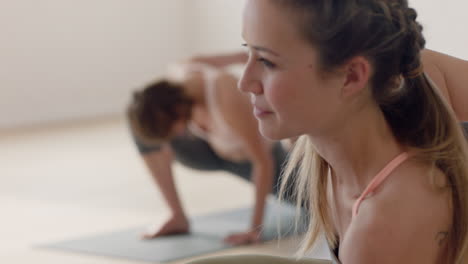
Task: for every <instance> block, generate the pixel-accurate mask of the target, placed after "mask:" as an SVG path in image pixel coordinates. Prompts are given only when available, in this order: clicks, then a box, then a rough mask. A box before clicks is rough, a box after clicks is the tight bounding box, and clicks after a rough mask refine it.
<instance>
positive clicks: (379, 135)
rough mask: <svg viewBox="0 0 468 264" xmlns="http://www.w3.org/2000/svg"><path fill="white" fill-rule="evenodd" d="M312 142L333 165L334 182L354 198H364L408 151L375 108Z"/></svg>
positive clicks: (364, 111) (331, 165)
mask: <svg viewBox="0 0 468 264" xmlns="http://www.w3.org/2000/svg"><path fill="white" fill-rule="evenodd" d="M371 124H372V125H371ZM311 140H312V142H313V143H314V146H315V147H316V150H317V151H318V153H319V154H320V155H321V156H322V157H323V158H324V159H325V160H326V161H327V162H328V163H329V164H330V167H331V171H332V176H333V177H334V182H336V184H339V185H340V186H344V187H345V188H346V189H348V190H349V191H350V192H351V193H353V194H360V193H361V192H362V191H363V190H364V189H365V188H366V187H367V185H368V184H369V182H370V181H371V180H372V179H373V177H374V176H375V175H376V174H377V173H378V172H379V171H380V170H381V169H382V168H383V167H384V166H385V165H386V164H387V163H388V162H389V161H390V160H392V159H393V158H394V157H396V156H397V155H398V154H400V153H401V152H403V151H404V149H403V147H402V146H401V145H400V144H399V143H398V142H397V140H396V139H395V137H394V135H393V133H392V131H391V128H390V126H389V125H388V123H387V122H386V120H385V118H384V116H383V114H382V112H380V110H378V109H375V108H374V109H373V108H372V107H371V108H369V109H366V110H363V111H361V112H360V113H358V114H357V115H355V116H353V117H352V118H351V120H350V119H347V122H346V123H345V124H344V125H343V127H342V129H340V131H336V130H335V132H334V133H333V134H331V135H330V134H328V135H327V136H324V137H321V138H316V137H315V138H312V137H311Z"/></svg>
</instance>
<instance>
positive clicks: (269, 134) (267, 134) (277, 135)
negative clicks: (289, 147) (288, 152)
mask: <svg viewBox="0 0 468 264" xmlns="http://www.w3.org/2000/svg"><path fill="white" fill-rule="evenodd" d="M260 134H262V136H263V137H264V138H267V139H270V140H275V141H276V140H282V139H286V138H288V137H287V136H286V135H283V134H282V133H281V130H280V129H274V128H271V127H268V128H267V127H263V126H260Z"/></svg>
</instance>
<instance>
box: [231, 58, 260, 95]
mask: <svg viewBox="0 0 468 264" xmlns="http://www.w3.org/2000/svg"><path fill="white" fill-rule="evenodd" d="M253 66H254V65H252V64H251V63H250V62H249V63H247V65H246V66H245V69H244V72H243V73H242V76H241V78H240V79H239V82H238V83H237V87H238V88H239V90H240V91H242V92H244V93H252V94H261V93H262V92H263V89H262V84H261V81H260V80H259V78H257V77H256V74H255V71H254V70H255V69H254V67H253Z"/></svg>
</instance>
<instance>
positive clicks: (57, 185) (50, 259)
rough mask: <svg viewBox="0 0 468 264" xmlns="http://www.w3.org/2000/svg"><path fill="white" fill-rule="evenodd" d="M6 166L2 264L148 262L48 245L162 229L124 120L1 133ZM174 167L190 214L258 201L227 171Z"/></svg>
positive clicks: (274, 246) (276, 250) (281, 247)
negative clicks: (128, 230)
mask: <svg viewBox="0 0 468 264" xmlns="http://www.w3.org/2000/svg"><path fill="white" fill-rule="evenodd" d="M0 164H1V165H0V168H1V169H0V172H1V173H0V209H1V218H0V244H1V245H0V263H48V264H54V263H67V264H74V263H80V264H87V263H142V262H138V261H131V260H125V259H116V258H108V257H100V256H92V255H83V254H77V253H70V252H62V251H57V250H50V249H44V248H42V247H41V245H44V244H47V243H53V242H56V241H60V240H65V239H70V238H76V237H81V236H86V235H92V234H96V233H102V232H112V231H115V230H119V229H125V228H129V227H134V226H141V225H148V226H149V225H151V224H158V223H161V222H162V221H163V220H164V219H165V217H166V216H167V212H168V211H167V209H166V207H165V205H164V203H163V201H162V198H161V196H160V195H159V192H158V190H157V188H156V187H155V186H154V184H153V182H152V180H151V178H150V175H149V173H148V171H147V170H146V168H145V167H144V164H143V162H142V161H141V160H140V158H139V156H138V154H137V152H136V150H135V149H134V146H133V145H132V142H131V140H130V138H129V135H128V131H127V127H126V124H125V121H124V119H123V118H120V117H113V118H106V119H100V120H94V121H80V122H75V123H67V124H59V125H48V126H41V127H34V128H23V129H16V130H9V131H3V132H0ZM174 169H175V175H176V176H175V177H176V182H177V186H178V189H179V192H180V194H181V197H182V200H183V204H184V206H185V208H186V211H187V213H188V214H190V215H202V214H206V213H211V212H216V211H220V210H226V209H231V208H238V207H243V206H248V205H250V203H251V201H252V200H253V189H252V186H250V185H249V184H248V183H246V182H244V181H242V180H240V179H237V178H235V177H233V176H231V175H228V174H226V173H222V172H211V173H204V172H199V171H193V170H190V169H187V168H184V167H182V166H180V165H178V164H175V167H174ZM298 242H299V239H298V238H292V239H284V240H282V241H281V242H280V243H279V244H278V243H277V242H268V243H265V244H259V245H252V246H245V247H238V248H234V249H229V250H224V251H221V252H216V253H214V254H210V256H211V255H224V254H238V253H242V254H269V255H280V256H292V254H293V253H294V251H295V249H296V248H297V245H298ZM310 255H311V256H314V257H319V258H326V257H327V256H328V253H327V250H326V249H325V248H324V247H323V245H322V246H319V247H318V248H317V249H316V250H315V251H313V252H312V253H310ZM205 256H208V255H205ZM198 257H200V256H197V258H198ZM186 261H187V259H185V260H180V261H177V262H173V263H184V262H186Z"/></svg>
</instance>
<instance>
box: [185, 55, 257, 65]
mask: <svg viewBox="0 0 468 264" xmlns="http://www.w3.org/2000/svg"><path fill="white" fill-rule="evenodd" d="M248 59H249V56H248V54H247V52H245V51H239V52H233V53H226V54H215V55H200V56H194V57H192V58H191V59H190V60H189V62H191V63H202V64H208V65H210V66H213V67H217V68H222V67H226V66H230V65H233V64H245V63H247V60H248Z"/></svg>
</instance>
